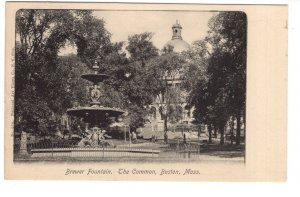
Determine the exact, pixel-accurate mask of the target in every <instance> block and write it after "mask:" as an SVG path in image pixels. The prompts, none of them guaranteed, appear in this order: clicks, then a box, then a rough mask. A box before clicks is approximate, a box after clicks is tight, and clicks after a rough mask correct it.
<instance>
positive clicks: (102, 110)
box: [67, 106, 125, 118]
mask: <svg viewBox="0 0 300 197" xmlns="http://www.w3.org/2000/svg"><path fill="white" fill-rule="evenodd" d="M123 113H125V111H123V110H121V109H117V108H111V107H101V106H91V107H76V108H71V109H68V110H67V114H68V115H71V116H77V117H96V118H104V117H118V116H120V115H122V114H123Z"/></svg>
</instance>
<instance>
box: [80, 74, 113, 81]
mask: <svg viewBox="0 0 300 197" xmlns="http://www.w3.org/2000/svg"><path fill="white" fill-rule="evenodd" d="M81 78H83V79H86V80H88V81H91V82H93V83H98V82H103V81H104V80H106V79H108V78H110V76H109V75H106V74H97V73H90V74H83V75H81Z"/></svg>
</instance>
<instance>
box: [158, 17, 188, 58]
mask: <svg viewBox="0 0 300 197" xmlns="http://www.w3.org/2000/svg"><path fill="white" fill-rule="evenodd" d="M181 31H182V26H181V25H180V24H179V23H178V20H176V23H175V24H174V25H173V26H172V32H173V35H172V39H171V40H170V41H168V42H167V43H166V44H165V45H164V48H169V47H172V48H173V51H174V52H178V53H180V52H182V51H187V50H188V49H189V48H190V45H189V44H188V43H187V42H186V41H184V40H183V39H182V36H181Z"/></svg>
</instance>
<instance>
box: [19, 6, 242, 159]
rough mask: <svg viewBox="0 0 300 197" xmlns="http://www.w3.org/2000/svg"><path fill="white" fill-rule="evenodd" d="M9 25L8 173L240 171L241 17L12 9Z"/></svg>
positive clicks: (230, 13) (234, 14)
mask: <svg viewBox="0 0 300 197" xmlns="http://www.w3.org/2000/svg"><path fill="white" fill-rule="evenodd" d="M124 16H126V18H124ZM15 25H16V32H15V39H16V48H15V87H14V88H15V92H14V94H15V95H14V97H15V100H14V161H15V162H17V161H22V160H58V161H60V160H72V161H77V160H99V161H101V160H111V161H114V162H124V161H125V162H126V161H140V162H143V161H145V162H147V161H148V160H149V159H150V160H153V161H157V162H177V161H189V160H190V161H210V162H211V161H222V160H225V161H229V160H232V161H236V162H242V163H243V162H244V154H245V137H246V122H245V117H246V113H245V109H246V105H245V103H246V58H247V50H246V49H247V15H246V14H245V13H244V12H238V11H221V12H218V11H213V12H208V11H203V12H201V11H192V12H191V11H176V10H175V11H134V10H132V11H109V10H60V9H58V10H51V9H21V10H18V12H17V13H16V23H15Z"/></svg>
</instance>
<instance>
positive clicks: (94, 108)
mask: <svg viewBox="0 0 300 197" xmlns="http://www.w3.org/2000/svg"><path fill="white" fill-rule="evenodd" d="M98 69H99V66H97V65H96V64H95V65H94V66H93V70H94V73H90V74H83V75H81V77H82V78H83V79H86V80H88V81H90V82H92V86H91V88H90V90H89V94H90V98H91V102H90V106H87V107H73V108H70V109H68V110H67V114H68V115H70V116H76V117H80V118H83V121H84V122H85V125H86V127H85V134H86V136H85V137H83V139H82V140H81V141H80V142H79V143H78V145H77V146H76V147H69V148H51V149H49V148H47V149H32V150H31V153H32V157H43V158H45V157H46V158H47V157H88V158H96V157H98V158H99V157H102V158H110V157H157V156H158V154H159V152H160V151H159V150H153V149H151V150H150V149H134V148H132V147H128V148H126V147H125V148H124V146H122V147H116V146H113V145H112V143H109V141H108V140H106V139H105V138H106V135H105V131H104V130H103V128H104V127H105V126H107V123H108V120H109V118H112V117H118V116H120V115H122V114H123V113H124V111H123V110H121V109H119V108H114V107H105V106H102V105H101V97H102V96H103V94H102V93H103V90H102V89H101V85H102V84H101V83H103V82H104V80H106V79H108V78H109V76H108V75H106V74H100V73H98Z"/></svg>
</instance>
